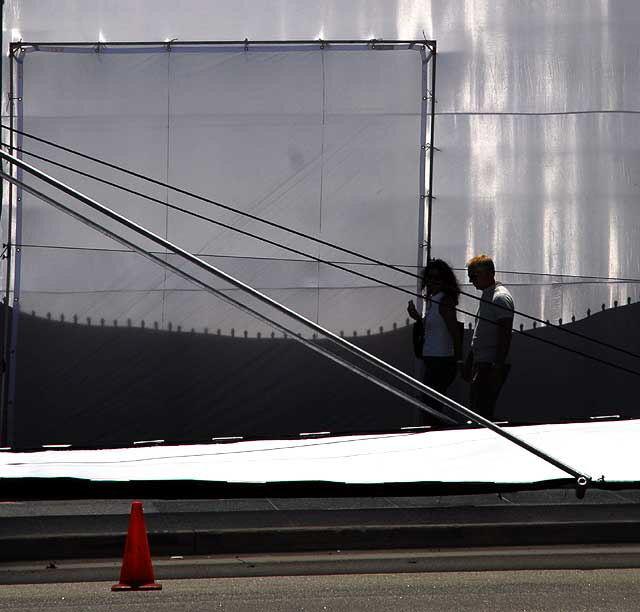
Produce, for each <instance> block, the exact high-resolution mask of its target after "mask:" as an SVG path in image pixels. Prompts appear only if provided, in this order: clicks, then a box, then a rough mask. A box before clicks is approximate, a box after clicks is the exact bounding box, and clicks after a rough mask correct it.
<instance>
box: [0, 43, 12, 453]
mask: <svg viewBox="0 0 640 612" xmlns="http://www.w3.org/2000/svg"><path fill="white" fill-rule="evenodd" d="M14 62H15V56H14V47H13V45H10V46H9V91H8V97H9V100H8V101H9V127H10V128H13V118H14V115H15V109H14V102H15V92H14ZM13 139H14V132H13V131H10V132H9V143H10V144H11V148H10V149H9V151H10V153H11V154H13V152H14V150H13ZM14 171H15V169H14V168H9V173H10V174H13V173H14ZM13 191H14V188H13V185H9V189H8V194H7V195H8V197H7V212H8V215H9V218H8V220H7V243H6V245H5V247H6V251H5V252H6V260H5V274H6V278H5V280H6V284H5V294H4V307H3V311H4V312H3V315H4V316H3V330H2V361H3V363H2V366H3V372H2V390H1V395H0V446H7V445H8V443H9V441H8V438H9V434H8V411H9V409H8V403H9V402H8V400H9V386H10V384H9V380H10V373H11V358H10V354H9V353H10V346H11V335H12V334H11V332H12V329H11V327H12V326H11V319H12V317H11V312H12V311H11V301H12V293H13V291H12V289H13V230H14V207H13Z"/></svg>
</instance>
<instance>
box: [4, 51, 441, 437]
mask: <svg viewBox="0 0 640 612" xmlns="http://www.w3.org/2000/svg"><path fill="white" fill-rule="evenodd" d="M311 49H321V50H323V51H327V52H330V51H332V50H339V51H352V50H353V51H366V50H369V51H380V52H383V51H395V50H402V49H406V50H414V51H417V52H418V53H419V54H420V56H421V74H420V75H419V78H420V79H421V87H420V91H421V96H422V101H421V107H420V114H421V117H420V134H419V149H418V151H417V154H418V155H419V176H418V188H417V198H416V199H417V203H418V215H417V220H418V234H417V237H416V238H417V249H416V262H417V266H418V269H419V268H421V267H422V266H424V265H425V263H426V262H427V261H429V260H430V258H431V234H432V210H433V200H434V199H435V198H434V196H433V190H434V180H433V179H434V176H433V175H434V172H433V167H434V151H436V150H437V149H436V148H435V146H434V127H435V126H434V120H435V104H436V98H435V87H436V51H437V47H436V41H432V40H379V39H371V40H280V41H274V40H256V41H250V40H248V39H245V40H241V41H163V42H110V43H105V42H101V41H100V42H16V43H11V44H10V45H9V56H10V57H9V83H8V102H9V126H10V127H11V128H14V127H15V128H17V129H18V130H22V128H23V116H22V113H23V74H24V72H23V71H24V58H25V56H26V55H27V54H29V53H33V52H49V53H131V52H136V51H137V52H149V53H154V52H155V53H162V52H167V53H168V52H171V51H174V52H189V51H198V52H212V53H215V52H230V51H238V50H242V51H244V52H267V51H288V52H295V51H309V50H311ZM8 137H9V138H8V142H9V143H10V145H11V146H10V147H9V153H10V154H14V155H16V156H17V157H20V158H21V157H22V155H21V153H20V152H19V151H18V150H16V149H15V148H14V147H20V148H21V147H22V135H21V134H16V132H14V131H10V132H9V133H8ZM9 172H10V173H12V175H13V176H14V178H16V179H17V180H18V181H21V179H22V176H21V174H22V172H21V170H20V168H16V167H12V168H10V169H9ZM7 192H8V193H7V197H6V199H7V210H6V212H7V214H8V222H7V225H6V228H7V229H6V231H7V236H6V238H5V241H4V242H5V251H4V267H5V271H6V276H5V281H6V282H5V293H4V330H3V341H2V355H3V358H4V363H5V364H6V366H5V370H4V372H3V376H2V390H1V397H0V446H7V445H10V444H11V440H12V437H13V436H12V418H11V415H12V411H13V408H14V404H15V383H16V358H17V355H16V346H17V338H18V317H19V313H20V263H21V262H20V259H21V253H20V251H21V249H20V245H21V235H22V206H21V202H22V192H21V189H20V187H19V186H15V185H9V186H8V189H7ZM417 282H418V286H417V292H418V293H419V292H420V281H419V280H418V281H417Z"/></svg>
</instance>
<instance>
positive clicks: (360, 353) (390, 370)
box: [0, 150, 591, 486]
mask: <svg viewBox="0 0 640 612" xmlns="http://www.w3.org/2000/svg"><path fill="white" fill-rule="evenodd" d="M0 157H1V158H2V159H4V160H5V161H7V162H9V163H10V164H12V165H14V166H17V167H18V168H21V169H22V170H23V171H24V172H27V173H28V174H30V175H32V176H34V177H36V178H38V179H40V180H41V181H43V182H45V183H47V184H49V185H51V186H52V187H55V188H56V189H58V190H60V191H62V192H63V193H65V194H67V195H68V196H71V197H72V198H74V199H76V200H78V201H79V202H81V203H83V204H85V205H86V206H88V207H90V208H92V209H93V210H95V211H98V212H100V213H102V214H103V215H105V216H107V217H109V218H110V219H112V220H114V221H116V222H117V223H119V224H121V225H123V226H124V227H126V228H128V229H130V230H133V231H134V232H136V233H137V234H139V235H141V236H143V237H145V238H147V239H149V240H151V241H152V242H155V243H156V244H158V245H160V246H162V247H164V248H165V249H167V250H168V251H171V252H172V253H175V254H176V255H180V256H182V257H183V258H184V259H186V260H187V261H189V262H191V263H193V264H194V265H195V266H197V267H199V268H201V269H202V270H205V271H207V272H209V273H211V274H213V275H214V276H216V277H217V278H219V279H222V280H224V281H226V282H228V283H229V284H231V285H233V286H235V287H237V288H238V289H241V290H243V291H245V292H246V293H248V294H249V295H251V296H252V297H254V298H256V299H257V300H258V301H260V302H262V303H264V304H266V305H267V306H270V307H271V308H273V309H274V310H276V311H277V312H280V313H282V314H285V315H286V316H288V317H290V318H292V319H293V320H295V321H298V322H299V323H302V324H303V325H305V326H306V327H308V328H311V329H313V330H314V331H316V332H317V333H319V334H321V335H322V336H324V337H325V338H327V339H328V340H330V341H332V342H333V343H334V344H336V345H338V346H339V347H341V348H343V349H345V350H346V351H348V352H349V353H351V354H353V355H356V356H357V357H359V358H361V359H362V360H363V361H365V362H367V363H369V364H370V365H373V366H375V367H377V368H378V369H380V370H382V371H383V372H385V373H386V374H389V375H391V376H392V377H394V378H396V379H397V380H399V381H401V382H403V383H404V384H406V385H408V386H410V387H412V388H414V389H416V390H418V391H420V392H421V393H424V394H426V395H428V396H429V397H431V398H433V399H435V400H437V401H438V402H440V403H441V404H444V405H445V406H447V407H448V408H450V409H451V410H453V411H454V412H456V413H458V414H461V415H463V416H464V417H466V418H467V419H469V420H471V421H472V422H474V423H476V424H478V425H480V426H482V427H485V428H487V429H490V430H491V431H493V432H494V433H496V434H498V435H499V436H502V437H503V438H505V439H507V440H509V441H510V442H512V443H514V444H516V445H517V446H519V447H521V448H523V449H524V450H526V451H528V452H530V453H532V454H533V455H535V456H537V457H539V458H540V459H543V460H544V461H546V462H547V463H550V464H551V465H553V466H554V467H556V468H558V469H560V470H561V471H563V472H565V473H567V474H570V475H571V476H573V477H574V478H576V479H577V483H578V485H580V486H586V484H587V483H588V482H589V481H590V480H591V477H590V476H588V475H587V474H584V473H583V472H580V471H578V470H576V469H575V468H573V467H571V466H569V465H567V464H566V463H564V462H562V461H560V460H558V459H556V458H555V457H552V456H551V455H549V454H548V453H545V452H544V451H542V450H540V449H538V448H537V447H535V446H533V445H531V444H529V443H528V442H526V441H524V440H522V439H521V438H518V437H517V436H515V435H513V434H512V433H510V432H508V431H506V430H504V429H502V428H501V427H499V426H498V425H495V424H494V423H492V422H491V421H489V420H488V419H485V418H484V417H482V416H480V415H479V414H476V413H475V412H473V411H472V410H469V409H468V408H466V407H465V406H463V405H462V404H459V403H458V402H456V401H454V400H452V399H451V398H449V397H447V396H446V395H443V394H442V393H439V392H438V391H436V390H435V389H432V388H431V387H428V386H426V385H424V384H423V383H421V382H419V381H417V380H416V379H414V378H413V377H411V376H409V375H408V374H406V373H405V372H402V371H401V370H398V369H397V368H395V367H393V366H392V365H390V364H388V363H386V362H385V361H383V360H382V359H379V358H378V357H376V356H375V355H372V354H370V353H368V352H367V351H365V350H364V349H361V348H360V347H358V346H356V345H354V344H352V343H351V342H349V341H348V340H345V339H344V338H341V337H340V336H338V335H337V334H334V333H333V332H331V331H330V330H328V329H326V328H324V327H322V326H321V325H319V324H317V323H315V322H314V321H311V320H310V319H307V318H306V317H304V316H303V315H301V314H299V313H297V312H296V311H294V310H291V309H290V308H288V307H286V306H284V305H283V304H280V303H279V302H277V301H276V300H274V299H272V298H270V297H268V296H267V295H264V294H263V293H261V292H259V291H257V290H256V289H254V288H253V287H251V286H249V285H247V284H246V283H243V282H242V281H240V280H238V279H236V278H235V277H233V276H231V275H229V274H227V273H226V272H223V271H222V270H220V269H218V268H216V267H215V266H212V265H211V264H209V263H207V262H205V261H203V260H201V259H199V258H198V257H196V256H195V255H193V254H191V253H189V252H188V251H185V250H184V249H182V248H180V247H179V246H177V245H175V244H173V243H172V242H169V241H168V240H166V239H164V238H162V237H160V236H158V235H156V234H154V233H153V232H151V231H149V230H147V229H145V228H144V227H142V226H140V225H138V224H137V223H134V222H133V221H131V220H129V219H127V218H126V217H124V216H122V215H120V214H118V213H116V212H115V211H113V210H111V209H109V208H107V207H106V206H104V205H102V204H100V203H99V202H97V201H95V200H93V199H92V198H89V197H88V196H86V195H84V194H82V193H80V192H79V191H77V190H75V189H73V188H72V187H69V186H68V185H66V184H65V183H62V182H61V181H58V180H57V179H54V178H53V177H50V176H49V175H47V174H45V173H44V172H42V171H41V170H38V169H37V168H35V167H33V166H31V165H30V164H27V163H26V162H24V161H22V160H21V159H18V158H17V157H14V156H13V155H10V154H9V153H5V152H4V151H2V150H0ZM2 176H3V177H4V178H5V179H7V180H9V181H11V182H13V183H14V184H15V183H17V182H18V181H17V179H14V178H13V177H11V176H10V175H8V174H5V173H4V172H3V173H2Z"/></svg>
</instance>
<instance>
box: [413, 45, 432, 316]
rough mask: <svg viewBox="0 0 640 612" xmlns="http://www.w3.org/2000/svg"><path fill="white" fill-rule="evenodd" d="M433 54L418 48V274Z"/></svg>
mask: <svg viewBox="0 0 640 612" xmlns="http://www.w3.org/2000/svg"><path fill="white" fill-rule="evenodd" d="M432 55H433V53H429V55H427V53H426V51H425V48H424V46H420V58H421V60H422V79H421V87H420V91H421V96H422V101H421V104H420V141H419V144H420V167H419V170H418V253H417V269H418V274H420V271H421V270H422V268H423V267H424V265H425V263H426V261H428V260H429V256H430V252H429V242H428V228H427V227H426V224H427V223H428V221H427V218H428V215H425V213H426V211H425V202H426V190H427V181H426V166H427V161H426V157H427V150H428V149H429V146H428V143H427V114H428V96H429V78H428V76H429V75H428V69H429V61H430V60H431V57H432ZM425 246H426V247H427V252H426V254H427V259H426V260H425ZM421 291H422V281H421V279H419V278H418V280H417V283H416V294H418V295H419V294H420V293H421ZM423 302H424V300H422V299H421V298H419V299H418V303H417V309H418V312H420V313H421V312H422V308H423Z"/></svg>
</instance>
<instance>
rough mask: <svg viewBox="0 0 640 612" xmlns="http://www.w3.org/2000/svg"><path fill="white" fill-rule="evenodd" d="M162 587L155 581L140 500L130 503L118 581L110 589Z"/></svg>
mask: <svg viewBox="0 0 640 612" xmlns="http://www.w3.org/2000/svg"><path fill="white" fill-rule="evenodd" d="M161 588H162V585H161V584H158V583H157V582H155V580H154V577H153V567H152V566H151V554H150V553H149V542H148V540H147V529H146V528H145V526H144V516H143V515H142V502H139V501H134V502H133V503H132V504H131V518H130V519H129V531H128V533H127V541H126V543H125V545H124V556H123V557H122V569H121V570H120V582H119V583H118V584H114V585H113V586H112V587H111V590H112V591H131V590H136V591H156V590H159V589H161Z"/></svg>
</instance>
